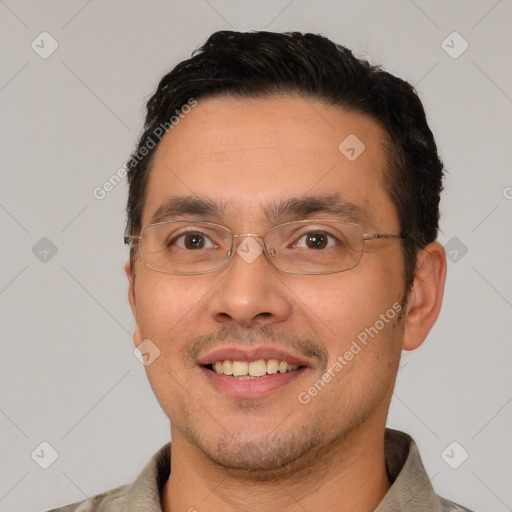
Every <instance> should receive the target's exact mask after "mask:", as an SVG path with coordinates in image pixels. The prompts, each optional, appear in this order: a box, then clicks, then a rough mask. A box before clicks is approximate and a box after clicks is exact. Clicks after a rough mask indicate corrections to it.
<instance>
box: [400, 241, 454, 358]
mask: <svg viewBox="0 0 512 512" xmlns="http://www.w3.org/2000/svg"><path fill="white" fill-rule="evenodd" d="M445 280H446V254H445V251H444V248H443V246H442V245H441V244H440V243H439V242H433V243H431V244H429V245H427V246H426V247H425V248H424V249H422V250H421V251H420V252H419V253H418V258H417V266H416V274H415V278H414V283H413V286H412V289H411V291H410V293H409V296H408V299H407V305H406V310H405V325H404V337H403V342H402V348H403V350H414V349H416V348H418V347H419V346H420V345H421V344H422V343H423V341H425V338H426V337H427V335H428V333H429V332H430V330H431V329H432V327H433V325H434V323H435V322H436V320H437V318H438V316H439V312H440V310H441V304H442V302H443V293H444V284H445Z"/></svg>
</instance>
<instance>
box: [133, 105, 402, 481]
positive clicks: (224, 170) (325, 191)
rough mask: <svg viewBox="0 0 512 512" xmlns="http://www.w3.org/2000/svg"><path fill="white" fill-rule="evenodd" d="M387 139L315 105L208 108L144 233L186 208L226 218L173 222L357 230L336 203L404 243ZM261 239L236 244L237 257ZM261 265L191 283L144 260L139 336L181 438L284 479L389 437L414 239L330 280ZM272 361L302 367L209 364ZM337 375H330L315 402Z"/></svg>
mask: <svg viewBox="0 0 512 512" xmlns="http://www.w3.org/2000/svg"><path fill="white" fill-rule="evenodd" d="M350 134H355V135H356V136H357V138H358V139H360V141H362V142H363V143H364V145H365V149H364V151H363V152H362V153H361V154H360V155H359V156H358V157H357V158H356V159H355V160H353V161H351V160H350V159H348V158H347V156H346V155H347V154H348V155H349V156H352V155H351V152H350V151H349V152H348V153H343V152H341V151H340V149H339V145H340V143H341V142H342V141H344V140H345V139H346V138H347V137H348V136H349V135H350ZM384 138H385V135H384V132H383V130H382V129H381V128H380V127H379V126H378V125H377V124H376V123H375V122H374V121H373V120H371V119H370V118H368V117H366V116H363V115H360V114H356V113H348V112H345V111H343V110H341V109H339V108H337V107H332V106H326V105H323V104H321V103H320V102H318V101H314V100H311V99H308V100H307V101H306V100H305V99H301V98H299V97H295V96H289V97H286V96H280V97H274V98H264V99H258V100H247V99H232V98H231V99H226V98H223V99H206V100H199V101H198V105H197V106H196V107H195V108H194V109H193V110H192V111H191V112H190V113H189V114H188V115H187V116H186V117H185V118H184V119H181V121H180V123H179V124H178V125H177V126H176V127H174V128H173V129H172V130H171V131H170V132H169V133H168V134H167V135H166V136H165V137H164V138H163V139H162V141H161V143H160V145H159V147H158V149H157V151H156V154H155V159H154V162H153V165H152V168H151V172H150V176H149V182H148V187H147V190H146V203H145V206H144V212H143V221H142V225H143V226H146V225H148V224H150V223H151V222H152V218H153V215H154V213H155V212H156V211H157V210H158V209H159V208H160V207H161V206H162V205H165V204H166V203H168V202H169V200H175V199H183V198H192V199H196V200H198V199H199V200H202V201H205V200H206V201H208V202H210V203H215V204H218V205H219V210H218V211H217V212H212V211H209V212H208V213H207V214H206V213H202V212H201V211H196V212H195V213H193V212H192V211H191V212H190V213H181V214H179V215H176V214H175V215H173V216H172V217H169V218H168V219H167V220H181V219H193V220H196V221H197V220H204V221H208V222H214V223H217V224H221V225H223V226H226V227H228V228H229V229H230V230H231V231H232V232H233V233H252V234H259V235H261V234H263V233H264V232H265V231H266V230H267V229H269V228H271V227H273V226H275V225H277V224H281V223H284V222H288V221H293V220H302V219H339V220H345V221H351V220H353V219H352V218H348V217H347V216H345V215H344V214H343V213H342V212H337V211H335V210H332V211H329V210H328V209H325V208H323V209H319V210H318V211H315V209H316V208H317V206H318V205H320V204H321V203H322V202H325V201H328V202H329V201H330V202H333V201H334V198H335V197H337V198H338V199H339V201H343V202H345V203H351V204H353V205H355V206H356V207H357V208H358V209H359V212H360V214H359V222H360V223H361V224H362V226H363V228H364V232H365V233H399V231H400V229H399V221H398V218H397V215H396V212H395V209H394V207H393V204H392V202H391V200H390V199H389V198H388V196H387V194H386V192H385V190H384V187H383V172H384V166H385V155H384V150H383V147H382V140H383V139H384ZM349 141H350V139H349ZM311 197H313V198H314V199H315V200H316V202H315V201H310V202H309V205H310V206H311V204H313V207H310V208H309V211H308V209H307V208H306V210H304V208H303V210H304V211H302V213H299V212H297V211H295V210H294V209H293V208H292V209H289V210H288V211H284V212H281V213H282V215H278V216H277V217H275V218H268V215H267V214H268V212H269V211H273V212H274V213H276V212H278V208H277V207H278V206H282V205H286V204H288V205H290V204H298V203H299V202H301V201H302V202H304V200H305V199H306V198H311ZM291 199H295V200H296V201H295V202H294V203H293V202H292V203H290V202H289V200H291ZM318 199H320V201H318ZM315 204H317V206H314V205H315ZM324 206H325V205H324ZM247 240H250V239H248V238H244V237H240V238H235V248H236V247H238V246H239V244H243V243H244V241H247ZM251 240H252V241H256V242H258V243H261V239H258V238H252V239H251ZM251 243H252V242H251ZM248 261H249V260H247V259H246V258H244V257H242V256H240V254H238V253H235V255H234V257H233V259H232V261H231V262H230V263H229V265H228V266H227V267H225V268H223V269H221V270H219V271H216V272H212V273H208V274H202V275H185V276H183V275H171V274H164V273H160V272H156V271H154V270H151V269H149V268H148V267H146V266H145V265H144V264H143V263H142V261H141V260H140V257H139V256H137V261H136V279H135V280H134V281H132V282H131V287H130V302H131V305H132V309H133V312H134V316H135V320H136V323H137V329H138V330H137V334H136V336H135V340H136V343H138V342H140V341H142V340H144V339H150V340H151V341H152V343H154V344H155V345H157V346H158V348H159V350H160V356H159V357H158V358H157V359H156V360H155V361H154V362H153V363H152V364H150V365H149V366H147V367H146V369H147V374H148V378H149V381H150V383H151V386H152V388H153V390H154V392H155V395H156V397H157V399H158V400H159V402H160V404H161V406H162V408H163V409H164V411H165V413H166V414H167V416H168V417H169V419H170V420H171V424H172V429H173V430H172V435H173V442H174V444H177V443H178V442H179V443H181V445H182V446H188V447H189V448H190V449H191V450H190V451H191V453H195V454H196V455H197V454H204V455H206V456H207V457H208V458H209V459H210V460H213V461H214V462H217V463H219V464H221V465H223V466H224V467H228V468H239V469H251V470H254V469H258V468H259V469H264V470H276V471H278V468H279V467H283V466H284V465H285V464H290V465H293V463H295V464H296V466H297V467H300V466H301V465H302V463H301V461H307V460H311V458H312V457H316V456H318V454H319V453H321V452H322V450H324V449H326V447H328V446H332V443H333V442H335V441H336V440H340V439H343V438H345V437H346V436H347V435H348V434H349V433H350V432H354V431H358V429H359V431H360V432H362V431H363V430H364V429H366V430H368V429H370V430H371V429H374V431H378V430H380V429H383V427H384V424H385V419H386V413H387V408H388V405H389V400H390V397H391V393H392V387H393V384H394V379H395V375H396V371H397V366H398V362H399V357H400V351H401V338H402V334H403V326H402V322H401V320H400V319H399V315H398V314H396V315H395V314H391V313H390V310H391V309H392V308H393V305H394V304H395V306H396V304H397V303H400V301H401V300H402V297H403V292H404V282H403V277H402V275H403V258H402V249H401V242H400V241H399V240H371V241H367V242H366V244H365V251H364V254H363V257H362V259H361V262H360V263H359V265H358V266H356V267H355V268H353V269H352V270H349V271H345V272H340V273H334V274H330V275H294V274H286V273H282V272H279V271H278V270H276V269H275V268H274V267H273V266H272V265H271V264H270V263H269V261H268V260H267V258H266V256H265V254H261V255H260V256H259V257H257V258H256V259H255V260H254V261H253V262H248ZM127 270H128V274H129V276H130V269H129V267H128V269H127ZM383 316H384V317H385V320H386V321H383V320H382V318H383ZM365 329H368V330H367V331H365ZM363 332H366V344H363V343H362V342H361V339H364V335H362V336H361V333H363ZM369 332H371V333H372V334H371V335H369V334H368V333H369ZM358 336H359V338H358ZM354 341H356V342H357V345H358V346H359V350H357V348H355V346H354V344H353V342H354ZM347 352H351V353H352V354H353V357H350V356H348V357H346V356H345V355H346V353H347ZM340 357H341V358H342V360H343V361H344V363H341V360H340ZM261 359H263V360H265V361H267V360H269V359H276V360H277V361H278V362H281V361H287V362H288V363H289V364H291V363H295V364H299V369H298V370H296V371H294V372H289V373H284V374H280V373H279V372H278V373H277V374H273V375H266V376H263V377H258V378H254V379H248V378H240V377H233V376H227V375H220V374H216V373H215V372H214V371H212V369H211V367H210V366H208V365H210V364H214V363H215V362H217V361H224V360H231V361H233V360H234V361H240V362H251V361H256V360H261ZM336 362H338V365H336ZM340 366H341V369H340ZM329 369H330V375H331V378H330V379H329V378H327V379H324V381H323V384H318V383H317V386H316V388H315V389H316V393H315V391H312V392H309V391H308V390H310V388H311V387H312V386H314V385H315V382H317V381H318V380H319V379H321V378H322V375H324V374H325V372H326V371H328V370H329ZM326 380H327V382H325V381H326ZM304 463H305V462H304Z"/></svg>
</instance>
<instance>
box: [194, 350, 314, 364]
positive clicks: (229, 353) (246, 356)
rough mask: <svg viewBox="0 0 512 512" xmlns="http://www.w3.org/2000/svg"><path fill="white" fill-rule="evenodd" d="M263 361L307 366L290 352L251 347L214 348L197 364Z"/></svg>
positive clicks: (304, 361) (200, 358) (198, 359)
mask: <svg viewBox="0 0 512 512" xmlns="http://www.w3.org/2000/svg"><path fill="white" fill-rule="evenodd" d="M259 359H264V360H265V361H268V360H269V359H277V360H278V361H286V362H287V363H290V364H295V365H297V366H309V364H308V362H307V361H306V359H304V358H302V357H300V356H296V355H294V354H292V353H290V352H286V351H284V350H281V349H277V348H275V347H265V346H260V347H252V348H240V347H232V346H231V347H222V348H216V349H214V350H212V351H210V352H207V353H206V354H204V355H201V356H199V357H198V358H197V364H199V365H200V366H205V365H208V364H213V363H215V362H217V361H226V360H230V361H247V362H250V361H258V360H259Z"/></svg>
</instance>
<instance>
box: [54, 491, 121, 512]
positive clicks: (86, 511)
mask: <svg viewBox="0 0 512 512" xmlns="http://www.w3.org/2000/svg"><path fill="white" fill-rule="evenodd" d="M127 488H128V486H126V485H123V486H122V487H117V488H115V489H112V490H110V491H107V492H104V493H102V494H97V495H96V496H92V497H91V498H87V499H86V500H84V501H80V502H78V503H74V504H72V505H66V506H65V507H60V508H54V509H52V510H49V511H48V512H97V511H98V510H101V512H122V506H123V503H124V501H125V500H124V498H125V496H126V490H127Z"/></svg>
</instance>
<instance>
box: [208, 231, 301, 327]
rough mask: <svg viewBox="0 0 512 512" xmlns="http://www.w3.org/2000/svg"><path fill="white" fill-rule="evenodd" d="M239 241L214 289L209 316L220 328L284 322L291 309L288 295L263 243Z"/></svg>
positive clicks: (248, 238)
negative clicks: (267, 256)
mask: <svg viewBox="0 0 512 512" xmlns="http://www.w3.org/2000/svg"><path fill="white" fill-rule="evenodd" d="M235 240H236V239H235ZM238 240H239V241H238V242H235V244H234V248H233V250H234V251H235V254H233V256H232V260H231V261H230V263H229V265H228V267H227V268H226V269H224V270H222V271H221V272H224V276H223V278H222V279H221V280H220V282H219V283H217V285H216V287H215V289H214V290H213V295H212V297H211V301H210V304H209V311H210V315H211V316H212V318H213V319H214V320H215V321H216V322H219V323H221V324H223V325H228V324H238V325H240V326H242V327H252V326H255V325H265V324H267V325H268V324H272V323H279V322H282V321H284V320H286V318H288V317H289V316H290V314H291V310H292V304H291V301H290V298H289V294H287V293H286V292H287V288H286V286H285V285H284V284H283V282H282V278H281V277H280V276H278V275H277V270H275V269H274V268H273V267H272V264H271V263H270V262H269V261H268V260H267V258H266V256H265V252H264V250H263V247H262V243H261V242H259V241H256V239H255V238H252V237H245V238H240V239H238Z"/></svg>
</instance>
